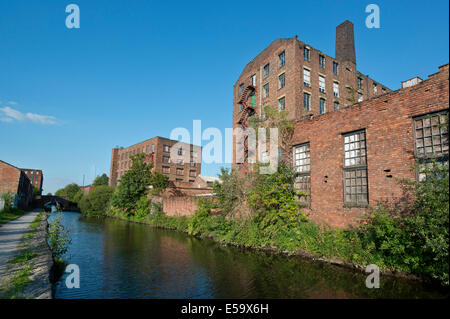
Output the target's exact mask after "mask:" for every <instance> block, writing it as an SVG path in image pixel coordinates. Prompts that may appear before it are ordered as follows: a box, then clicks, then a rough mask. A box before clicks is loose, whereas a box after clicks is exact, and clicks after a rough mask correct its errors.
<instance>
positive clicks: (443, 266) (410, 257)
mask: <svg viewBox="0 0 450 319" xmlns="http://www.w3.org/2000/svg"><path fill="white" fill-rule="evenodd" d="M448 169H449V168H448V164H437V163H436V164H433V165H428V166H427V167H426V168H424V169H423V171H424V173H425V174H426V176H427V178H426V180H425V181H422V182H418V183H415V182H408V185H409V186H410V188H409V190H410V191H411V192H412V193H413V196H412V198H414V199H415V200H414V202H413V203H412V205H411V209H410V210H408V211H406V212H402V213H400V212H398V211H396V210H395V207H394V208H392V207H385V206H383V205H379V206H378V207H377V208H376V209H375V210H374V214H373V216H372V217H371V218H370V219H369V223H368V225H367V226H366V227H364V228H363V232H362V238H363V243H364V246H365V248H366V249H368V250H370V251H372V252H373V254H375V255H377V256H378V257H379V258H381V259H382V260H383V262H384V263H385V264H386V265H387V266H389V267H391V268H394V269H397V270H405V271H408V272H412V273H415V274H417V275H420V276H424V277H430V278H433V279H435V280H439V281H440V282H441V283H442V284H444V285H448V284H449V276H448V272H449V256H448V247H449V188H448V185H449V171H448Z"/></svg>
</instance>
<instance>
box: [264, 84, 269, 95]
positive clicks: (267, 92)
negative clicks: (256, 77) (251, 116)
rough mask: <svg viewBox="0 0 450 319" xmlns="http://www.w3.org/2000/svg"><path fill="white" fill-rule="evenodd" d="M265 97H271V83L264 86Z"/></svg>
mask: <svg viewBox="0 0 450 319" xmlns="http://www.w3.org/2000/svg"><path fill="white" fill-rule="evenodd" d="M263 97H269V83H266V84H264V86H263Z"/></svg>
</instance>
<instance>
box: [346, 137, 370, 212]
mask: <svg viewBox="0 0 450 319" xmlns="http://www.w3.org/2000/svg"><path fill="white" fill-rule="evenodd" d="M343 139H344V204H345V205H348V206H365V205H367V204H368V202H369V199H368V180H367V154H366V133H365V131H357V132H352V133H348V134H345V135H344V136H343Z"/></svg>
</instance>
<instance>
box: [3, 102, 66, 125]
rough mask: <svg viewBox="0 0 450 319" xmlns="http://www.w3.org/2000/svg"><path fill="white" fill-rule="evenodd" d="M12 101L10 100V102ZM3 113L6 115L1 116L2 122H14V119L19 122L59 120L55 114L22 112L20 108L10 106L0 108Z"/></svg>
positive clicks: (54, 121)
mask: <svg viewBox="0 0 450 319" xmlns="http://www.w3.org/2000/svg"><path fill="white" fill-rule="evenodd" d="M8 103H10V102H8ZM1 113H3V115H4V116H5V117H2V118H1V121H2V122H12V121H13V120H16V121H19V122H25V121H30V122H34V123H39V124H50V125H53V124H57V122H58V120H57V119H56V117H54V116H50V115H40V114H35V113H22V112H20V111H18V110H15V109H13V108H11V107H9V106H5V107H1V108H0V115H1Z"/></svg>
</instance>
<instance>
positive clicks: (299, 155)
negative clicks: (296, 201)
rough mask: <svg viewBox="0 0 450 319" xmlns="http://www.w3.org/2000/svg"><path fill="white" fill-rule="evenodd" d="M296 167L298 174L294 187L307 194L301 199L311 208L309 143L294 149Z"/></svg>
mask: <svg viewBox="0 0 450 319" xmlns="http://www.w3.org/2000/svg"><path fill="white" fill-rule="evenodd" d="M294 167H295V171H296V173H297V176H296V178H295V182H294V187H295V189H297V190H298V191H300V192H303V193H305V194H307V195H305V196H302V197H301V198H300V199H301V201H302V202H304V203H305V204H308V206H309V204H310V203H311V175H310V171H311V156H310V148H309V143H305V144H300V145H297V146H295V147H294Z"/></svg>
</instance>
